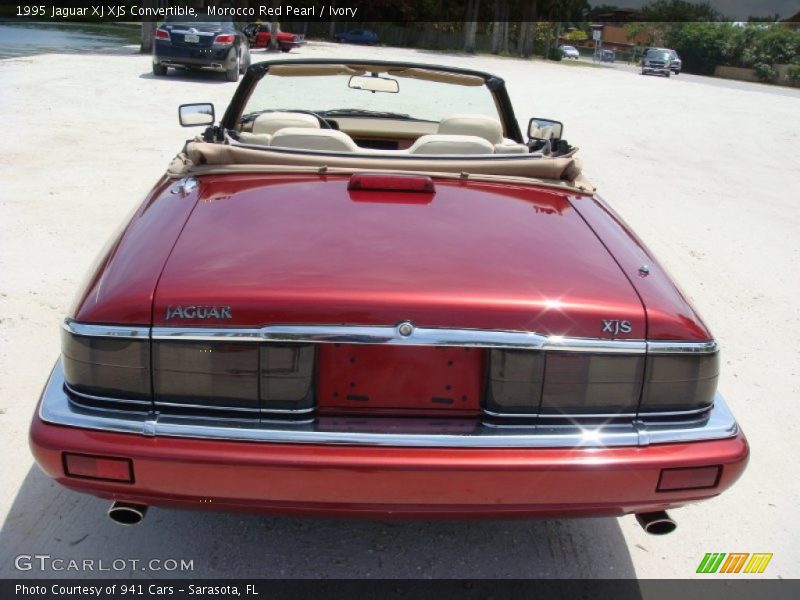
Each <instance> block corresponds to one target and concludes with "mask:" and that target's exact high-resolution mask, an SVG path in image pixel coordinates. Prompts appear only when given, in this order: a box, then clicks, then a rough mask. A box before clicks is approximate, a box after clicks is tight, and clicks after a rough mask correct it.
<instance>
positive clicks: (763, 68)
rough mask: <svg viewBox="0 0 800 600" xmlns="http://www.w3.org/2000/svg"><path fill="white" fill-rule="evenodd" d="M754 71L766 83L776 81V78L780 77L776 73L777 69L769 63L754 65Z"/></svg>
mask: <svg viewBox="0 0 800 600" xmlns="http://www.w3.org/2000/svg"><path fill="white" fill-rule="evenodd" d="M753 69H754V70H755V72H756V76H757V77H758V78H759V79H760V80H761V81H764V82H770V81H774V79H775V77H777V75H778V73H777V72H776V71H775V67H773V66H772V65H768V64H767V63H756V64H754V65H753Z"/></svg>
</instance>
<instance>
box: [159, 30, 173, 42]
mask: <svg viewBox="0 0 800 600" xmlns="http://www.w3.org/2000/svg"><path fill="white" fill-rule="evenodd" d="M156 39H157V40H169V39H170V38H169V31H167V30H166V29H156Z"/></svg>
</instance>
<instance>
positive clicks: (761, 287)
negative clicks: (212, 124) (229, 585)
mask: <svg viewBox="0 0 800 600" xmlns="http://www.w3.org/2000/svg"><path fill="white" fill-rule="evenodd" d="M259 54H260V53H259ZM342 55H346V56H351V57H359V56H362V57H363V56H369V57H375V58H384V59H392V58H399V59H412V60H422V61H427V62H439V63H446V64H453V65H463V66H469V67H473V68H479V69H483V70H486V71H491V72H495V73H498V74H499V75H501V76H503V77H504V78H505V79H506V80H507V82H508V86H509V88H510V91H511V96H512V100H513V102H514V104H515V108H516V111H517V115H518V117H519V119H520V121H522V122H524V121H526V120H527V118H528V117H529V116H539V117H555V118H559V119H560V120H562V121H564V122H565V124H566V137H567V138H569V140H570V141H571V142H573V143H574V144H576V145H578V146H580V147H581V149H582V150H581V154H580V155H581V156H582V158H583V159H584V161H585V171H586V173H587V174H588V176H589V177H590V178H591V179H592V180H593V181H594V183H595V184H596V185H598V187H599V190H600V192H601V193H602V194H603V195H604V197H606V198H607V199H609V200H610V201H611V203H612V204H613V205H614V207H615V208H616V209H617V210H618V211H619V212H620V213H621V214H622V215H623V216H624V217H625V218H626V219H627V220H628V221H629V222H630V223H631V225H632V226H633V227H634V229H635V230H636V231H637V232H638V233H639V235H640V236H641V237H642V238H644V239H645V240H646V241H647V243H648V244H649V245H650V247H651V248H652V250H653V251H654V252H655V253H656V254H657V255H658V256H659V257H660V258H661V260H662V262H664V263H665V265H666V266H667V267H668V268H669V269H670V270H671V271H672V273H673V275H674V276H675V277H676V279H677V280H678V281H679V282H680V283H681V285H682V286H683V288H684V289H685V290H686V292H687V294H688V296H689V297H691V298H692V299H693V300H694V302H695V303H696V305H697V307H698V308H699V310H700V311H701V313H702V314H703V315H704V316H705V318H706V320H707V322H708V324H709V325H710V327H711V329H712V331H714V332H715V335H716V336H717V338H718V340H719V341H720V343H721V345H722V347H723V349H724V356H723V368H724V370H723V375H722V380H721V390H722V392H723V394H725V396H726V397H727V399H728V401H729V404H730V405H731V407H732V408H733V410H734V412H735V414H736V416H737V417H738V418H739V421H740V422H741V424H742V425H743V427H744V429H745V431H746V433H747V435H748V437H749V440H750V442H751V445H752V458H751V462H750V467H749V469H748V471H747V472H746V473H745V475H744V477H743V478H742V479H741V480H740V482H739V483H738V484H737V485H736V486H735V487H734V488H733V489H732V490H731V491H730V492H728V493H727V494H725V495H724V496H722V497H720V498H717V499H714V500H711V501H709V502H707V503H705V504H701V505H695V506H690V507H686V508H683V509H679V510H676V511H674V512H673V517H674V518H675V519H676V520H677V522H678V530H677V531H676V532H675V533H674V534H672V535H669V536H666V537H661V538H659V537H652V536H648V535H646V534H645V533H644V532H643V531H641V530H640V529H639V527H638V525H636V523H635V521H634V519H633V518H632V517H627V518H622V519H612V518H604V519H591V520H544V521H533V520H532V521H495V522H490V521H489V522H487V521H483V522H436V523H432V522H364V521H339V520H311V519H309V520H304V519H293V518H271V517H266V516H253V515H231V514H217V513H200V512H184V511H174V510H160V509H153V510H151V511H150V513H149V514H148V517H147V519H146V520H145V521H144V523H143V524H142V525H140V526H138V527H134V528H122V527H120V526H118V525H115V524H113V523H112V522H110V521H109V520H108V519H107V518H106V517H105V510H106V508H107V503H106V502H104V501H101V500H97V499H94V498H91V497H88V496H82V495H78V494H76V493H73V492H70V491H67V490H64V489H62V488H60V487H59V486H57V485H55V484H53V483H51V481H50V480H49V479H47V478H46V477H44V476H43V475H42V474H41V472H40V471H39V470H38V468H37V467H36V466H35V465H34V464H33V461H32V458H31V455H30V452H29V450H28V447H27V441H26V435H27V426H28V423H29V420H30V416H31V414H32V412H33V409H34V405H35V402H36V399H37V397H38V394H39V392H40V389H41V387H42V385H43V384H44V381H45V379H46V377H47V374H48V372H49V370H50V368H51V366H52V364H53V361H54V360H55V359H56V357H57V355H58V344H59V338H58V323H59V320H60V319H61V318H62V316H63V314H64V313H65V311H66V310H67V308H68V306H69V302H70V300H71V297H72V295H73V294H74V293H75V291H76V289H77V287H78V285H79V282H80V280H81V278H82V277H83V275H84V273H85V272H86V271H87V269H88V268H89V265H90V264H91V261H92V259H93V257H94V256H95V254H96V253H97V252H98V251H99V250H100V248H101V246H102V245H103V243H104V241H105V239H107V238H108V236H109V235H110V234H111V233H112V231H113V230H114V229H115V228H116V226H117V225H118V223H119V222H120V221H121V220H122V219H123V218H124V217H125V215H126V214H127V213H128V212H129V211H130V210H131V209H132V208H133V207H134V206H135V205H136V204H138V202H139V201H140V199H141V198H142V196H143V195H144V194H145V193H146V191H147V190H148V189H149V187H150V186H151V185H152V183H153V182H154V181H155V180H156V179H157V177H158V176H159V175H160V174H161V173H162V172H163V170H164V168H165V167H166V165H167V162H168V160H169V159H170V158H171V157H172V156H173V155H174V154H175V153H176V152H177V151H178V150H179V148H180V146H181V143H182V141H183V140H184V139H185V138H186V137H188V135H187V132H186V130H182V129H181V128H179V127H178V124H177V122H176V106H177V105H178V104H179V103H183V102H191V101H213V102H215V103H216V106H217V109H218V111H221V109H222V108H223V107H224V106H225V104H226V102H227V100H228V99H229V98H230V96H231V94H232V93H233V90H234V87H235V86H234V84H230V83H225V82H224V81H222V79H221V77H220V76H217V75H203V76H199V77H184V76H180V75H175V74H172V75H170V76H169V77H167V78H165V79H155V78H153V77H152V76H151V75H150V63H149V58H148V57H142V56H138V55H134V54H131V55H124V54H119V53H116V54H108V55H103V54H94V55H71V56H67V55H42V56H38V57H27V58H16V59H9V60H4V61H0V87H1V88H2V90H3V92H2V94H0V125H2V131H3V135H2V136H0V156H2V160H0V181H2V186H0V273H1V274H2V276H0V373H1V374H2V377H0V445H1V446H0V485H1V486H2V489H3V490H4V491H5V493H4V494H3V496H2V498H0V523H2V529H0V576H1V577H10V576H20V575H23V576H42V575H44V576H47V575H50V576H59V575H73V576H81V575H83V574H81V573H74V572H68V573H55V572H45V573H41V572H39V571H37V570H33V571H29V572H25V573H20V572H18V571H15V569H14V560H13V558H14V557H15V556H17V555H19V554H37V553H45V554H50V555H52V556H53V557H60V558H78V559H84V558H95V559H97V558H101V557H102V558H105V559H107V560H110V559H114V558H123V559H149V558H153V557H155V558H162V559H165V558H174V559H192V560H193V561H194V569H195V570H194V572H193V573H192V574H193V575H195V576H203V577H235V576H254V577H432V578H435V577H601V578H605V577H636V576H638V577H650V578H658V577H677V578H683V577H692V576H694V572H695V569H696V567H697V564H698V563H699V561H700V559H701V558H702V556H703V555H704V553H706V552H711V551H714V552H773V553H774V558H773V560H772V563H771V564H770V565H769V568H768V569H767V572H766V574H765V576H770V577H778V576H781V577H797V576H798V575H800V572H799V571H798V566H797V565H798V564H800V542H798V537H797V531H800V518H798V510H797V506H798V504H800V497H799V494H798V491H800V483H799V482H800V478H798V468H797V457H798V456H799V455H800V441H798V440H800V436H799V435H798V433H800V427H798V414H797V409H796V404H795V403H796V402H797V400H798V398H799V397H800V394H799V392H800V390H798V364H799V363H800V360H798V359H800V344H798V341H797V340H798V339H800V312H799V311H798V302H797V298H798V297H800V277H798V275H797V265H798V264H799V263H800V242H798V240H800V204H799V203H798V200H799V199H800V198H799V197H798V192H797V190H798V181H800V119H798V115H800V90H787V89H778V88H772V87H768V86H763V85H756V84H744V83H731V82H720V81H715V80H711V79H707V78H702V77H693V76H685V75H681V76H680V77H677V78H674V77H673V78H670V79H666V78H657V77H641V76H640V75H638V74H635V73H633V72H631V71H629V70H627V69H618V68H608V69H606V68H603V69H597V68H589V67H586V66H582V65H566V66H565V65H560V64H548V63H544V62H538V61H521V60H516V59H508V58H492V57H484V56H477V57H473V56H453V55H447V54H442V53H434V52H422V51H414V50H396V49H392V48H368V49H362V48H356V47H342V46H334V45H328V44H311V45H309V46H307V47H305V48H303V49H301V50H299V51H293V52H292V54H291V56H298V57H299V56H325V57H329V56H342ZM281 58H285V56H281ZM86 575H100V576H114V575H123V576H128V575H130V576H145V577H158V576H162V575H169V573H164V572H163V571H162V572H152V571H139V570H128V569H126V570H124V571H122V572H121V573H118V574H115V573H91V574H89V573H87V574H86ZM740 577H741V576H740Z"/></svg>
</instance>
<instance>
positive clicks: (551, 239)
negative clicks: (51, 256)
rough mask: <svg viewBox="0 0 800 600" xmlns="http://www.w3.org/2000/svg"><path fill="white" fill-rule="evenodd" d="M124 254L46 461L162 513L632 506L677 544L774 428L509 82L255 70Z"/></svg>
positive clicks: (80, 308)
mask: <svg viewBox="0 0 800 600" xmlns="http://www.w3.org/2000/svg"><path fill="white" fill-rule="evenodd" d="M179 115H180V120H181V123H182V124H183V125H187V126H199V127H201V129H198V130H197V136H196V137H195V138H194V139H192V140H190V141H188V142H187V143H186V144H185V146H184V148H183V149H182V151H181V152H180V153H179V154H178V155H177V156H176V158H175V159H174V160H173V161H172V162H171V163H170V164H169V167H168V169H167V171H166V173H165V174H164V175H163V176H162V177H161V179H160V180H159V181H158V183H157V184H156V185H155V187H154V188H153V189H152V191H151V192H150V193H149V195H148V196H147V197H146V198H145V199H144V201H143V202H142V204H141V206H140V207H139V208H138V210H136V212H135V213H134V214H133V216H132V217H131V219H130V220H129V222H127V223H126V224H125V225H124V227H123V228H122V230H121V233H118V234H117V235H116V236H115V237H114V238H113V239H112V240H111V242H110V244H109V246H108V248H107V249H106V250H105V251H104V252H103V253H102V254H101V256H100V258H99V260H98V262H97V264H96V266H95V267H94V269H93V271H91V272H90V274H89V277H88V279H87V282H86V284H85V286H84V287H83V289H81V290H80V291H79V293H78V296H77V300H76V302H75V304H74V306H73V308H72V309H71V310H70V312H69V313H68V315H66V318H65V319H64V321H63V323H62V325H61V332H60V333H61V343H62V346H61V356H60V358H59V359H58V361H57V362H56V364H55V367H54V369H53V371H52V374H51V375H50V378H49V381H48V382H47V385H46V387H45V389H44V392H43V394H42V397H41V400H40V402H39V405H38V407H37V409H36V413H35V416H34V418H33V423H32V427H31V434H30V439H31V446H32V449H33V453H34V455H35V457H36V460H37V461H38V463H39V465H40V466H41V468H42V469H43V470H44V471H45V472H46V473H47V474H48V475H49V476H50V477H52V478H54V479H55V480H57V481H58V482H59V483H61V484H63V485H65V486H67V487H69V488H71V489H73V490H78V491H80V492H84V493H88V494H93V495H95V496H99V497H101V498H105V499H107V500H109V501H110V503H111V508H110V510H109V514H110V516H111V517H112V518H113V519H114V520H116V521H118V522H120V523H125V524H133V523H137V522H139V521H140V520H141V519H142V518H143V517H144V516H145V512H146V510H147V508H148V507H149V506H158V507H181V508H197V509H211V510H223V511H229V510H245V511H265V512H271V513H293V514H297V513H300V514H308V515H339V516H346V515H347V516H369V517H377V518H383V517H387V516H420V517H424V518H438V517H512V516H519V517H537V516H551V517H552V516H558V517H561V516H563V517H567V516H621V515H625V514H634V515H636V516H637V518H638V519H639V521H640V523H641V524H642V526H643V527H644V528H645V529H646V530H647V531H649V532H651V533H667V532H669V531H671V530H672V529H674V527H675V523H674V521H673V520H672V519H671V518H670V517H669V516H668V515H667V514H666V512H665V511H666V510H667V509H670V508H675V507H680V506H682V505H685V504H688V503H693V502H697V501H700V500H705V499H709V498H713V497H714V496H717V495H718V494H720V493H722V492H723V491H724V490H726V489H727V488H729V487H730V486H731V485H732V484H733V483H734V482H735V481H736V480H737V479H738V478H739V476H740V475H741V474H742V472H743V470H744V469H745V466H746V463H747V459H748V452H749V451H748V445H747V441H746V439H745V437H744V434H743V433H742V431H741V429H740V428H739V426H738V425H737V423H736V421H735V420H734V417H733V416H732V414H731V411H730V410H729V408H728V406H727V405H726V403H725V401H724V400H723V398H722V397H721V396H720V395H719V393H718V392H717V382H718V376H719V364H720V362H719V349H718V347H717V343H716V342H715V340H714V338H713V336H712V335H711V333H710V332H709V330H708V328H707V327H706V325H704V323H703V321H702V320H701V318H700V317H699V316H698V314H697V312H696V311H695V309H694V308H693V307H692V306H691V305H690V303H689V302H688V301H687V300H686V298H685V297H684V296H683V295H682V293H681V292H680V290H679V289H678V288H677V287H676V285H675V284H674V283H673V282H672V281H671V280H670V278H669V276H668V275H667V273H666V272H665V270H664V269H663V268H662V267H661V266H660V265H659V263H658V261H657V260H656V259H655V258H654V257H653V255H652V254H651V253H650V251H648V249H647V248H646V247H645V246H644V245H643V244H642V242H641V241H640V240H639V239H638V238H637V237H636V235H635V234H634V233H632V232H631V230H630V229H629V227H628V226H627V225H626V224H625V223H624V222H623V221H622V219H620V217H619V216H618V215H617V214H615V212H614V211H613V210H612V209H611V208H610V207H609V205H608V204H606V203H605V202H604V201H603V200H602V199H601V198H600V197H599V196H598V195H597V193H596V190H595V188H594V187H593V186H592V184H591V183H590V182H589V181H587V179H586V178H585V177H584V175H583V174H582V172H581V165H580V162H579V161H578V159H577V158H576V152H577V148H575V147H574V146H572V145H571V144H570V143H569V142H568V141H567V140H566V139H565V137H564V126H563V124H561V123H560V122H557V121H554V120H547V119H539V118H534V119H531V120H530V121H529V122H528V126H527V130H526V132H525V135H523V133H522V130H521V128H520V125H519V124H518V122H517V120H516V118H515V116H514V111H513V109H512V105H511V102H510V100H509V96H508V94H507V92H506V87H505V84H504V81H503V80H502V79H501V78H499V77H497V76H494V75H491V74H488V73H483V72H478V71H471V70H464V69H455V68H450V67H439V66H432V65H425V64H408V63H396V62H368V61H367V62H365V61H364V60H326V61H323V60H313V61H312V60H294V61H291V60H289V61H287V60H273V61H268V62H262V63H258V64H253V65H252V66H250V67H249V68H248V70H247V72H246V75H245V76H244V78H243V79H242V81H241V83H240V85H239V87H238V89H237V90H236V92H235V94H234V96H233V98H232V101H231V103H230V105H229V106H228V107H227V110H226V111H225V113H224V115H223V116H222V117H221V119H219V120H218V119H217V117H216V115H215V111H214V107H213V106H212V105H210V104H194V105H184V106H182V107H181V108H180V111H179Z"/></svg>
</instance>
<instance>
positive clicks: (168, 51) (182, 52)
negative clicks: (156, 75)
mask: <svg viewBox="0 0 800 600" xmlns="http://www.w3.org/2000/svg"><path fill="white" fill-rule="evenodd" d="M232 47H233V46H231V45H227V46H212V47H210V48H186V47H180V46H172V45H170V44H165V43H159V42H156V44H155V51H154V52H153V63H154V64H158V65H163V66H165V67H179V68H181V67H189V68H198V69H215V70H218V71H224V70H225V69H227V68H228V67H229V66H231V65H229V64H228V63H229V57H230V56H229V55H230V52H231V48H232Z"/></svg>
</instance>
